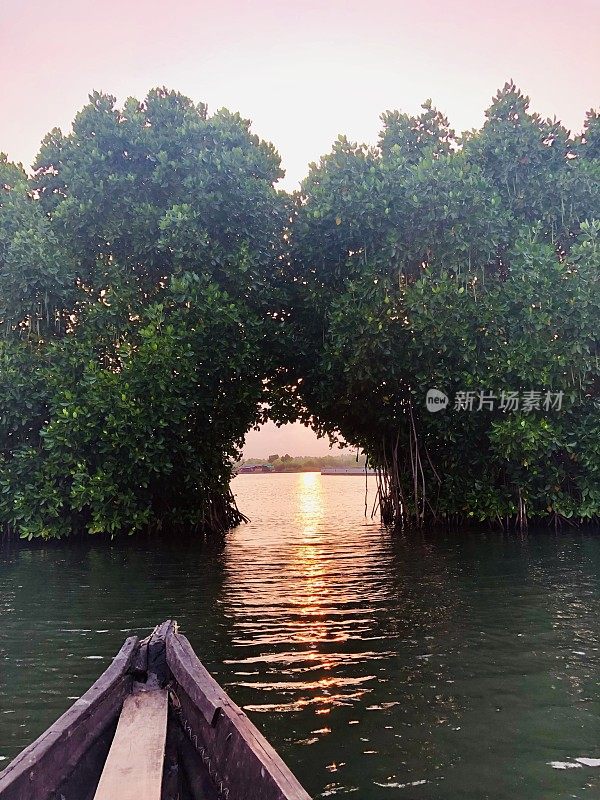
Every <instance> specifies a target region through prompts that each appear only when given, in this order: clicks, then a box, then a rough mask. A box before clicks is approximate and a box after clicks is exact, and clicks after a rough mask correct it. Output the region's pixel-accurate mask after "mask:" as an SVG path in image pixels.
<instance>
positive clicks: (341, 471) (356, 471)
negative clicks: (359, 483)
mask: <svg viewBox="0 0 600 800" xmlns="http://www.w3.org/2000/svg"><path fill="white" fill-rule="evenodd" d="M365 473H366V474H367V475H375V474H376V472H375V470H374V469H371V468H370V467H367V469H365V468H364V467H323V469H322V470H321V475H364V474H365Z"/></svg>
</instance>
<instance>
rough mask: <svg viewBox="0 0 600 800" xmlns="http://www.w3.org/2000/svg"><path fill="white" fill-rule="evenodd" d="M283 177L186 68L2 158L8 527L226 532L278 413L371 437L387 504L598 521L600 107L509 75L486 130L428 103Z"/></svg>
mask: <svg viewBox="0 0 600 800" xmlns="http://www.w3.org/2000/svg"><path fill="white" fill-rule="evenodd" d="M282 174H283V173H282V171H281V166H280V159H279V156H278V155H277V153H276V152H275V150H274V148H273V146H272V145H270V144H268V143H266V142H263V141H260V140H259V139H258V137H256V136H255V135H253V134H252V133H251V131H250V123H249V121H247V120H244V119H242V118H241V117H240V116H239V115H238V114H234V113H230V112H228V111H225V110H221V111H218V112H216V113H215V114H213V115H209V114H208V111H207V108H206V107H205V106H204V105H202V104H200V105H196V104H194V103H193V102H192V101H191V100H189V99H188V98H186V97H184V96H182V95H180V94H178V93H176V92H171V91H167V90H165V89H156V90H153V91H151V92H150V93H149V94H148V96H147V97H146V98H145V100H143V101H138V100H136V99H133V98H131V99H129V100H127V101H126V102H125V104H124V105H123V107H118V106H117V103H116V100H115V98H114V97H111V96H110V95H106V94H101V93H94V94H92V95H91V96H90V101H89V103H88V105H86V106H85V107H84V108H83V109H82V110H81V111H80V112H79V114H78V115H77V116H76V118H75V120H74V123H73V128H72V131H71V132H70V133H68V134H63V133H62V132H61V131H60V130H58V129H55V130H53V131H52V132H51V133H49V134H48V136H46V138H45V139H44V141H43V142H42V146H41V150H40V153H39V155H38V158H37V160H36V163H35V165H34V172H33V174H32V175H27V174H26V172H25V171H24V170H23V168H22V167H21V166H20V165H14V164H11V163H10V162H8V160H7V158H6V157H4V156H1V157H0V324H1V327H2V332H3V336H2V338H1V339H0V390H1V392H2V394H1V398H2V399H1V400H0V523H1V524H2V525H4V527H5V528H8V529H11V530H16V531H18V532H19V533H20V535H22V536H25V537H30V538H31V537H46V538H51V537H60V536H65V535H69V534H71V533H75V532H81V531H88V532H91V533H96V532H105V533H110V534H116V533H120V532H132V531H135V530H140V529H147V528H163V529H164V530H167V529H171V528H172V527H173V526H180V527H182V528H186V529H198V530H203V531H208V532H214V531H223V530H226V529H227V528H229V527H231V526H233V525H235V524H236V523H237V522H239V521H240V520H242V519H243V516H242V514H241V513H240V511H238V509H237V508H236V507H235V503H234V501H233V497H232V495H231V491H230V489H229V481H230V478H231V475H232V468H233V464H234V463H235V462H236V461H237V460H238V459H239V456H240V448H241V446H242V443H243V440H244V436H245V434H246V432H247V430H248V429H249V428H250V427H252V426H253V425H255V424H256V423H257V422H259V421H260V420H261V419H262V418H263V417H264V414H265V413H266V412H265V409H268V410H269V413H270V414H271V416H272V417H274V418H275V419H277V420H278V421H279V422H284V421H287V420H289V419H293V418H299V419H302V420H303V421H305V422H307V423H308V422H309V423H310V424H312V425H313V427H314V428H315V429H316V430H317V431H318V432H320V433H328V434H330V435H331V436H332V437H335V436H339V435H341V437H343V439H345V440H346V441H347V442H348V443H349V444H351V445H353V446H356V447H359V448H362V449H363V450H364V452H365V453H366V454H367V456H368V459H369V462H370V463H371V465H373V466H375V467H376V468H377V469H378V470H379V480H380V484H379V485H380V493H379V502H380V508H381V512H382V516H383V519H384V521H385V522H387V523H407V524H408V523H411V524H423V523H425V522H427V523H429V522H443V523H446V524H448V523H452V522H457V521H459V520H465V519H476V520H479V521H482V522H483V521H484V522H486V523H489V522H490V521H491V520H499V521H501V522H502V523H503V524H507V523H508V524H510V523H511V522H516V523H517V524H520V525H524V524H526V522H527V520H528V519H536V520H544V521H546V522H548V521H550V522H557V521H559V520H561V519H565V518H568V519H573V520H596V521H597V520H598V519H599V518H600V422H599V416H598V409H599V403H600V398H599V387H600V376H599V361H598V357H599V352H598V328H599V325H598V323H599V321H600V307H599V303H600V295H599V291H598V267H599V263H600V260H599V242H600V117H599V115H598V113H597V112H595V111H590V112H589V113H588V115H587V117H586V120H585V123H584V127H583V131H582V133H581V135H579V136H576V137H574V136H572V135H571V134H570V133H569V131H567V130H566V129H565V128H564V127H563V126H562V125H561V124H560V123H559V122H557V121H556V120H545V119H542V118H541V117H540V116H538V115H537V114H534V113H532V112H531V111H530V110H529V99H528V98H527V97H526V96H525V95H524V94H523V93H522V92H520V91H519V90H518V89H517V87H516V86H515V85H514V84H512V83H508V84H506V85H505V86H504V88H503V89H502V90H500V91H499V92H498V94H497V96H496V97H495V98H494V100H493V102H492V105H491V107H490V108H489V109H488V111H487V112H486V121H485V123H484V125H483V127H482V129H481V130H479V131H470V132H467V133H465V134H463V135H462V136H459V135H457V134H456V132H455V131H454V130H453V129H452V128H451V127H450V123H449V121H448V120H447V119H446V117H445V116H444V115H443V114H442V113H441V112H440V111H438V110H437V109H436V108H435V107H434V106H433V105H432V103H431V102H430V101H427V102H426V103H425V104H424V105H423V109H422V113H420V114H418V115H416V116H411V115H408V114H405V113H401V112H399V111H388V112H386V113H385V114H383V115H382V131H381V135H380V138H379V141H378V143H377V145H376V146H371V147H369V146H366V145H362V144H356V143H353V142H350V141H348V140H347V139H346V138H344V137H340V138H339V139H338V140H337V141H336V143H335V144H334V146H333V149H332V151H331V153H329V154H328V155H325V156H324V157H323V158H322V159H321V160H320V162H319V164H313V165H312V166H311V168H310V172H309V174H308V176H307V178H306V180H305V181H304V183H303V184H302V187H301V190H300V191H298V192H296V193H294V194H293V195H288V194H286V193H285V192H283V191H280V190H278V189H277V187H276V183H277V181H278V180H279V178H280V177H281V176H282ZM429 390H436V391H437V393H438V394H437V396H438V398H439V397H443V395H444V394H445V395H446V397H447V398H448V399H447V405H446V407H445V408H443V409H442V410H440V411H439V412H437V413H430V411H429V410H428V409H427V407H426V405H425V399H426V395H427V392H428V391H429ZM511 398H512V400H511ZM515 399H516V402H515ZM559 400H560V402H558V401H559ZM272 458H274V456H273V457H272ZM281 461H282V462H284V461H285V462H289V461H291V456H289V455H288V454H286V455H284V456H283V457H282V459H281Z"/></svg>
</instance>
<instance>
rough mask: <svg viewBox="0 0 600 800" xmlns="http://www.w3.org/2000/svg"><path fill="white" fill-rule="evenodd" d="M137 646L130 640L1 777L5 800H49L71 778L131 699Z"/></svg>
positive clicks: (134, 639)
mask: <svg viewBox="0 0 600 800" xmlns="http://www.w3.org/2000/svg"><path fill="white" fill-rule="evenodd" d="M137 645H138V638H137V636H132V637H131V638H129V639H127V640H126V642H125V644H124V645H123V647H122V648H121V650H120V651H119V652H118V654H117V655H116V657H115V659H114V660H113V662H112V664H111V665H110V666H109V668H108V669H107V670H106V672H104V673H103V674H102V675H101V676H100V677H99V678H98V680H97V681H96V682H95V683H94V684H93V686H91V687H90V688H89V689H88V690H87V692H86V693H85V694H84V695H82V696H81V697H80V698H79V700H77V701H76V702H75V703H73V705H72V706H71V708H69V709H68V711H66V712H65V713H64V714H63V715H62V716H61V717H60V718H59V719H58V720H57V721H56V722H55V723H54V724H53V725H51V726H50V728H48V730H47V731H45V732H44V733H43V734H42V735H41V736H40V737H39V738H38V739H36V740H35V742H33V743H32V744H31V745H29V747H27V748H26V749H25V750H23V752H22V753H21V754H20V755H19V756H17V758H15V760H14V761H12V762H11V763H10V764H9V765H8V767H6V769H5V770H4V771H3V772H1V773H0V800H46V798H48V797H50V796H51V794H52V792H53V791H54V790H56V789H57V788H58V787H59V786H60V784H62V783H63V782H64V781H65V780H66V779H67V778H68V776H69V775H70V774H71V773H72V772H73V770H74V769H75V768H76V767H77V765H78V763H79V761H80V759H81V758H82V757H83V756H84V754H85V753H86V751H87V750H88V749H89V748H90V746H91V745H92V744H93V743H94V742H95V741H96V740H97V739H98V737H99V736H101V735H102V733H103V732H104V731H105V730H106V728H107V727H108V726H109V725H110V724H111V722H114V720H115V718H116V716H117V715H118V714H119V711H120V709H121V705H122V703H123V699H124V698H125V697H126V696H127V695H128V694H129V693H130V691H131V685H132V680H131V675H130V674H129V668H130V665H131V662H132V659H133V657H134V655H135V652H136V649H137ZM68 800H70V798H69V799H68Z"/></svg>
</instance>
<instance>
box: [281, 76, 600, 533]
mask: <svg viewBox="0 0 600 800" xmlns="http://www.w3.org/2000/svg"><path fill="white" fill-rule="evenodd" d="M382 119H383V131H382V133H381V138H380V141H379V145H378V147H375V148H368V147H365V146H361V145H355V144H352V143H350V142H348V141H347V140H346V139H345V138H340V139H339V140H338V141H337V142H336V143H335V145H334V148H333V151H332V152H331V154H330V155H327V156H325V157H324V158H322V159H321V162H320V164H319V165H313V166H312V168H311V171H310V174H309V176H308V178H307V179H306V180H305V182H304V184H303V186H302V190H301V192H300V193H299V196H298V198H297V209H296V220H295V225H294V230H293V249H294V253H293V255H294V273H295V280H296V283H295V290H294V299H293V301H292V302H291V304H290V306H291V314H292V315H291V321H292V325H293V328H294V334H293V338H294V341H296V342H300V343H301V347H299V348H296V350H295V351H294V355H293V358H292V359H291V361H290V368H291V369H292V370H293V369H295V370H296V371H295V372H294V373H293V375H294V378H293V379H292V380H293V381H294V382H296V383H297V384H298V385H299V387H300V395H301V402H302V403H303V406H304V408H306V409H308V410H309V412H310V413H311V414H314V416H315V418H316V420H317V424H318V428H319V430H320V431H321V432H329V433H334V432H335V431H336V430H339V431H341V433H342V435H343V437H344V438H345V439H346V440H347V441H348V442H349V443H351V444H353V445H357V446H360V447H362V448H364V450H365V451H366V452H367V454H368V456H369V459H370V461H371V463H372V464H373V465H375V466H376V467H378V468H380V469H381V471H382V474H381V497H380V499H381V507H382V512H383V516H384V519H386V520H387V521H390V522H391V521H396V522H412V523H422V522H423V521H425V520H428V521H432V520H437V521H446V522H452V521H455V520H458V519H464V518H468V517H471V518H476V519H479V520H492V519H498V520H501V521H503V522H510V521H511V520H513V521H514V520H516V521H517V522H518V523H520V524H521V525H523V524H525V523H526V521H527V519H528V518H538V519H542V518H545V519H547V520H554V521H557V520H558V519H560V518H573V519H583V520H592V519H596V520H597V519H598V517H599V516H600V418H599V414H598V411H599V405H598V404H599V403H600V397H599V393H600V375H599V363H598V356H599V351H598V341H599V336H598V330H599V322H600V294H599V287H598V268H599V265H600V250H599V247H600V238H599V237H600V161H599V152H598V135H599V130H600V120H599V118H598V115H597V114H595V113H593V112H590V114H589V115H588V118H587V120H586V126H585V129H584V135H583V136H582V137H580V138H578V139H572V138H571V137H570V135H569V133H568V132H567V131H566V130H565V129H564V128H562V127H561V126H560V124H558V123H555V122H550V121H545V120H542V119H541V118H539V117H538V116H537V115H535V114H531V113H530V112H529V111H528V98H526V97H524V96H523V95H522V94H521V93H520V92H519V91H518V90H517V89H516V87H515V86H514V85H512V84H507V85H506V86H505V87H504V89H503V90H502V91H501V92H499V93H498V95H497V97H496V98H495V99H494V101H493V104H492V106H491V108H490V109H489V110H488V112H487V119H486V122H485V124H484V126H483V129H482V130H481V131H478V132H471V133H469V134H467V135H465V136H464V137H462V138H458V137H456V135H455V134H454V132H453V131H452V130H451V129H450V128H449V125H448V122H447V120H446V119H445V118H444V117H443V115H442V114H440V113H439V112H437V111H436V110H435V109H434V108H432V107H431V105H430V104H429V103H427V104H425V106H424V107H423V113H422V114H421V115H420V116H418V117H409V116H407V115H404V114H400V113H397V112H393V113H387V114H385V115H384V116H383V118H382ZM431 388H435V389H438V390H442V391H444V392H445V393H446V394H447V395H448V396H449V397H450V405H449V407H448V408H446V409H445V410H442V411H440V412H438V413H435V414H433V413H429V412H428V411H427V410H426V407H425V396H426V392H427V390H429V389H431ZM469 391H471V392H476V393H479V392H481V391H485V392H487V393H488V394H489V393H490V392H492V393H494V394H495V395H496V397H497V398H498V399H497V400H496V401H495V404H494V408H493V409H492V408H491V407H490V406H489V405H488V404H486V405H485V406H484V408H482V409H481V410H477V409H478V407H479V404H480V403H479V399H477V400H476V401H475V403H474V406H473V410H472V411H469V410H457V409H455V408H454V407H453V405H454V403H453V400H454V398H455V396H456V393H458V392H469ZM502 391H505V392H510V391H512V392H519V393H520V395H521V400H522V399H523V397H524V395H525V393H526V392H536V391H537V392H540V393H542V399H539V406H540V407H539V408H535V407H534V408H532V409H531V410H525V407H524V406H523V404H521V407H520V408H519V409H516V410H506V409H500V408H499V405H500V396H501V392H502ZM546 392H552V393H553V394H554V395H556V393H558V392H563V393H564V397H563V398H562V407H561V408H560V409H558V408H553V407H551V403H549V404H548V406H549V407H548V408H545V407H544V398H545V397H546V395H545V393H546ZM476 396H477V398H478V397H479V395H478V394H477V395H476ZM552 403H553V404H554V405H556V404H557V401H556V396H554V397H553V399H552ZM535 405H536V403H534V406H535Z"/></svg>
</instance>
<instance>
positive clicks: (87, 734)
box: [0, 620, 310, 800]
mask: <svg viewBox="0 0 600 800" xmlns="http://www.w3.org/2000/svg"><path fill="white" fill-rule="evenodd" d="M163 721H164V731H163ZM140 792H141V794H140ZM134 797H144V798H145V800H154V798H156V800H310V797H309V795H308V794H307V793H306V791H305V790H304V789H303V788H302V786H301V785H300V783H299V782H298V780H297V779H296V778H295V777H294V775H293V774H292V773H291V771H290V770H289V768H288V767H287V766H286V764H285V763H284V762H283V760H282V759H281V757H280V756H279V755H278V754H277V753H276V751H275V750H274V749H273V748H272V747H271V745H270V744H269V743H268V742H267V741H266V739H265V738H264V736H262V734H261V733H260V732H259V731H258V730H257V729H256V727H255V726H254V725H253V724H252V723H251V722H250V720H249V719H248V717H247V716H246V714H245V713H244V712H243V711H242V709H241V708H239V707H238V706H237V705H236V704H235V703H234V702H233V701H232V700H231V698H230V697H229V696H228V695H227V693H226V692H225V691H224V689H222V687H221V686H219V684H218V683H217V682H216V681H215V680H214V678H213V677H212V676H211V675H210V673H209V672H208V671H207V670H206V668H205V667H204V666H203V664H202V663H201V662H200V660H199V659H198V657H197V656H196V654H195V652H194V650H193V648H192V646H191V645H190V643H189V642H188V640H187V639H186V638H185V636H183V635H181V634H180V633H179V632H178V630H177V625H176V623H174V622H173V621H171V620H168V621H167V622H164V623H163V624H162V625H159V626H158V627H157V628H155V630H154V631H153V632H152V634H151V635H150V636H148V637H147V638H146V639H144V640H142V641H140V640H139V639H138V638H137V637H135V636H134V637H131V638H129V639H127V641H126V642H125V643H124V645H123V647H122V648H121V650H120V651H119V653H118V654H117V656H116V657H115V659H114V660H113V662H112V664H111V665H110V666H109V667H108V669H107V670H106V672H104V673H103V674H102V675H101V676H100V677H99V678H98V680H97V681H96V682H95V683H94V684H93V686H92V687H90V689H88V691H87V692H86V693H85V694H84V695H82V697H81V698H80V699H79V700H77V701H76V702H75V703H74V704H73V705H72V706H71V708H69V709H68V711H66V712H65V713H64V714H63V715H62V716H61V717H60V718H59V719H58V720H57V721H56V722H55V723H54V724H53V725H51V726H50V728H48V730H47V731H45V732H44V733H43V734H42V735H41V736H40V737H39V738H38V739H37V740H36V741H35V742H33V743H32V744H31V745H29V747H27V748H26V749H25V750H24V751H23V752H22V753H21V754H20V755H19V756H17V758H15V760H14V761H12V762H11V763H10V764H9V765H8V767H7V768H6V769H5V770H4V771H3V772H0V800H129V798H134Z"/></svg>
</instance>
